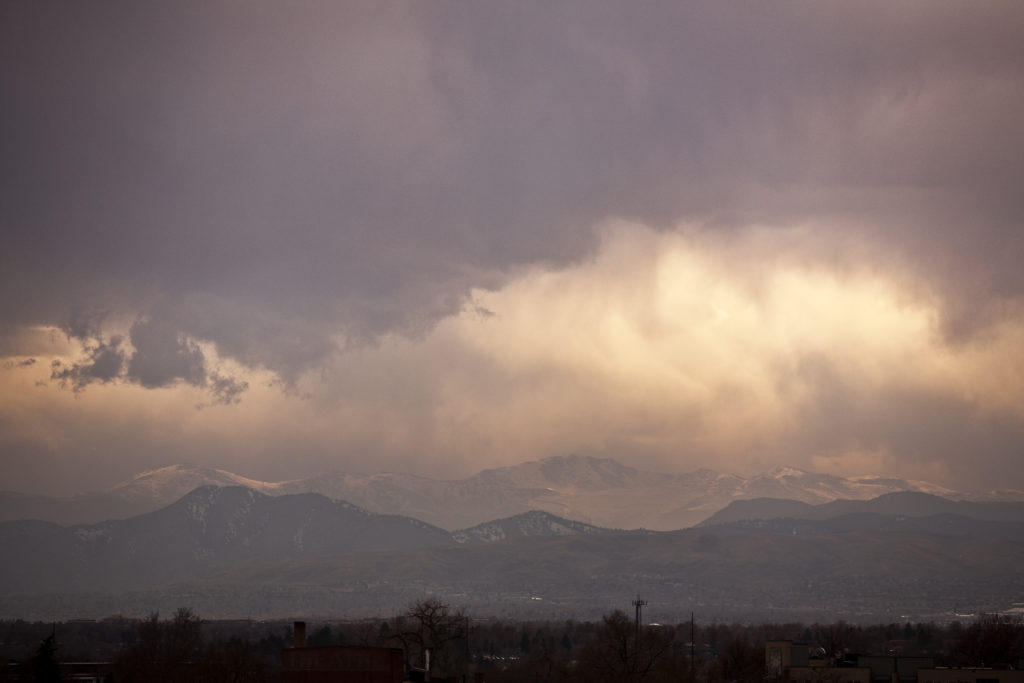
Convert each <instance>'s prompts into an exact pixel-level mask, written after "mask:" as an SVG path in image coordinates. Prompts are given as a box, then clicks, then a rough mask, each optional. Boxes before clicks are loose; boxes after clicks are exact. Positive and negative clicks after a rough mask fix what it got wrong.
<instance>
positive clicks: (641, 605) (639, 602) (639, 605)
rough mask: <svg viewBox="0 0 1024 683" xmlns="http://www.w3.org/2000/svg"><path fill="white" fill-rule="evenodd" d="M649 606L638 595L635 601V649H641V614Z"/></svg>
mask: <svg viewBox="0 0 1024 683" xmlns="http://www.w3.org/2000/svg"><path fill="white" fill-rule="evenodd" d="M646 604H647V601H646V600H641V599H640V595H639V594H637V596H636V600H634V601H633V607H635V608H636V635H635V636H634V637H633V640H634V643H633V645H634V647H635V648H636V649H637V650H639V649H640V612H641V611H642V610H643V608H644V605H646Z"/></svg>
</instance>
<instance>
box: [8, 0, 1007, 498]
mask: <svg viewBox="0 0 1024 683" xmlns="http://www.w3.org/2000/svg"><path fill="white" fill-rule="evenodd" d="M0 149H2V153H0V239H2V242H0V245H2V248H0V293H2V296H0V488H3V489H9V490H18V491H25V492H34V493H46V494H53V495H69V494H72V493H76V492H80V491H85V490H97V489H102V488H105V487H108V486H112V485H113V484H115V483H116V482H118V481H120V480H123V479H126V478H128V477H130V476H131V475H133V474H135V473H137V472H140V471H143V470H147V469H152V468H156V467H161V466H165V465H170V464H174V463H192V464H196V465H208V466H213V467H221V468H225V469H228V470H231V471H234V472H237V473H239V474H243V475H245V476H250V477H254V478H260V479H265V480H281V479H288V478H295V477H301V476H310V475H313V474H316V473H319V472H323V471H327V470H340V471H348V472H376V471H403V472H410V473H414V474H419V475H424V476H431V477H438V478H461V477H464V476H468V475H471V474H473V473H475V472H477V471H479V470H481V469H485V468H489V467H498V466H504V465H512V464H516V463H519V462H522V461H526V460H535V459H538V458H544V457H549V456H556V455H566V454H579V455H589V456H595V457H609V458H615V459H616V460H619V461H620V462H623V463H624V464H628V465H631V466H634V467H638V468H641V469H647V470H654V471H662V472H678V473H682V472H690V471H693V470H696V469H698V468H701V467H708V468H712V469H714V470H717V471H721V472H729V473H735V474H740V475H744V476H749V475H752V474H755V473H758V472H762V471H765V470H768V469H771V468H773V467H775V466H779V465H788V466H793V467H798V468H802V469H806V470H809V471H814V472H830V473H833V474H838V475H843V476H857V475H867V474H884V475H891V476H902V477H907V478H913V479H923V480H928V481H932V482H935V483H939V484H942V485H946V486H950V487H952V488H955V489H958V490H964V489H989V488H1001V489H1006V488H1018V489H1024V457H1022V456H1024V267H1021V263H1020V262H1021V260H1022V257H1024V191H1022V188H1024V4H1022V3H1019V2H1011V1H1007V2H975V1H972V2H943V3H932V2H898V3H893V2H888V1H886V2H872V1H867V2H857V3H847V2H774V3H757V2H736V3H721V2H690V3H677V2H653V3H645V4H644V5H642V6H638V5H636V4H635V3H626V2H602V1H597V2H595V1H587V2H577V1H574V0H568V1H566V2H559V3H554V4H552V3H545V2H523V1H521V0H516V1H515V2H511V1H509V2H487V3H462V2H446V1H444V0H438V1H437V2H433V1H432V2H404V3H391V2H380V1H373V2H351V3H332V2H305V1H303V0H297V1H296V2H288V3H280V2H270V1H268V0H252V1H247V2H240V1H238V0H215V1H213V2H209V1H207V0H204V1H203V2H198V1H193V0H176V1H175V2H146V3H138V2H129V1H118V0H110V1H104V2H94V3H61V2H53V3H51V2H20V3H18V2H11V3H4V4H3V5H2V6H0Z"/></svg>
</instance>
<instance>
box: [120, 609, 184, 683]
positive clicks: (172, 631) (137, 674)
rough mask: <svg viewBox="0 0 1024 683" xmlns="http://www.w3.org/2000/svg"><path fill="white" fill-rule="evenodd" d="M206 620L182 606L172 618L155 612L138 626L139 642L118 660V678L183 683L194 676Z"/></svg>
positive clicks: (136, 632)
mask: <svg viewBox="0 0 1024 683" xmlns="http://www.w3.org/2000/svg"><path fill="white" fill-rule="evenodd" d="M201 624H202V620H201V619H200V618H199V617H198V615H196V614H195V613H194V612H193V611H192V610H190V609H188V608H187V607H181V608H179V609H178V611H176V612H175V613H174V617H173V618H172V619H171V620H170V621H160V614H159V613H157V612H153V613H152V614H150V615H149V617H147V618H146V619H145V620H143V621H142V622H140V623H139V624H138V626H137V627H136V629H135V642H133V643H132V644H131V646H129V647H128V649H127V650H125V652H124V653H123V654H122V656H121V657H119V658H118V660H117V662H115V673H116V676H117V680H118V681H128V682H129V683H131V682H132V681H140V682H141V681H147V682H152V683H178V682H179V681H181V682H182V683H184V682H186V681H192V680H193V679H194V672H193V669H194V668H195V667H194V664H195V662H196V661H197V660H198V659H199V657H200V654H201V649H202V644H203V642H202V635H201V633H200V631H199V627H200V626H201Z"/></svg>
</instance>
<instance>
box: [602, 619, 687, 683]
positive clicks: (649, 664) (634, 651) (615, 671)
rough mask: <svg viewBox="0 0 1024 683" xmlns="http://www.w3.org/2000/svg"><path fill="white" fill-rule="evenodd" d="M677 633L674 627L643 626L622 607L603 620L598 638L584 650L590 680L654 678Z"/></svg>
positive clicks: (609, 682) (630, 682) (613, 682)
mask: <svg viewBox="0 0 1024 683" xmlns="http://www.w3.org/2000/svg"><path fill="white" fill-rule="evenodd" d="M674 636H675V632H674V630H673V629H671V628H663V627H662V628H649V627H648V628H643V629H641V630H640V631H639V634H638V633H637V629H636V625H635V624H634V622H633V621H632V620H630V618H629V617H627V616H626V614H625V613H624V612H622V611H621V610H615V611H614V612H612V613H611V614H609V615H606V616H605V617H604V618H603V619H602V623H601V625H600V626H599V627H598V629H597V631H596V632H595V634H594V639H593V640H592V641H591V642H590V643H589V644H588V645H587V647H586V648H585V650H584V656H583V661H584V663H585V664H584V665H585V666H586V667H587V668H588V669H589V670H590V671H589V674H590V675H589V676H588V677H587V678H588V680H593V681H602V682H606V683H639V682H640V681H645V680H650V679H651V678H652V677H653V675H654V672H655V669H656V667H657V665H658V663H659V662H660V660H661V659H662V657H663V656H664V655H665V653H666V651H667V650H668V649H669V648H670V647H671V645H672V640H673V638H674Z"/></svg>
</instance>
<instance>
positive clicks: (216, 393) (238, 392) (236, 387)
mask: <svg viewBox="0 0 1024 683" xmlns="http://www.w3.org/2000/svg"><path fill="white" fill-rule="evenodd" d="M208 382H209V388H210V396H211V398H212V400H213V402H214V403H219V404H221V405H230V404H232V403H238V402H239V401H241V400H242V394H243V393H245V391H246V390H247V389H248V388H249V383H248V382H246V381H244V380H240V379H237V378H235V377H230V376H227V375H222V374H220V373H219V372H217V371H213V372H211V373H210V375H209V377H208Z"/></svg>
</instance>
